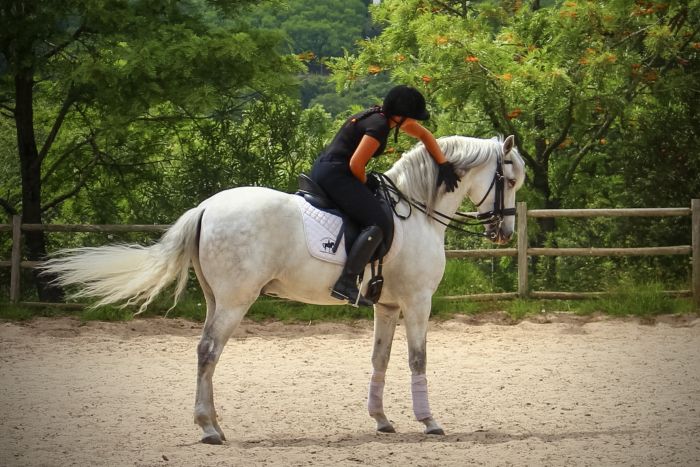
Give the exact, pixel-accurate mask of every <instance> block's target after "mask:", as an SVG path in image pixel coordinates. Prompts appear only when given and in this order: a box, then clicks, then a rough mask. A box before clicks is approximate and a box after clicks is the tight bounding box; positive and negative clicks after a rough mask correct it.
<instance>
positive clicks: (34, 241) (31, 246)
mask: <svg viewBox="0 0 700 467" xmlns="http://www.w3.org/2000/svg"><path fill="white" fill-rule="evenodd" d="M33 92H34V70H33V69H32V68H25V69H21V70H19V71H18V72H17V74H16V75H15V125H16V127H17V147H18V150H19V157H20V172H21V176H22V222H23V223H26V224H41V163H42V161H41V159H40V157H39V151H38V149H37V146H36V138H35V136H34V103H33V97H34V96H33ZM24 240H25V247H26V250H27V257H28V259H29V260H30V261H39V260H42V259H44V258H45V256H46V237H45V234H44V232H25V233H24ZM34 277H35V283H36V286H37V292H38V295H39V299H40V300H42V301H62V300H63V291H62V290H61V289H60V288H57V287H54V286H51V285H50V284H49V281H50V279H51V278H49V277H38V276H37V275H36V274H35V276H34Z"/></svg>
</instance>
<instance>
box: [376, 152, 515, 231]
mask: <svg viewBox="0 0 700 467" xmlns="http://www.w3.org/2000/svg"><path fill="white" fill-rule="evenodd" d="M512 163H513V161H503V160H502V158H501V156H500V155H499V156H498V161H497V164H496V171H495V173H494V175H493V179H491V185H489V189H488V190H487V191H486V194H484V196H483V197H482V198H481V201H479V202H478V203H476V204H475V207H477V208H478V207H479V206H481V205H482V204H483V203H484V201H486V198H488V196H489V194H490V193H491V191H492V190H494V189H495V198H494V202H493V208H492V209H491V210H490V211H486V212H482V213H478V214H471V213H467V212H459V211H457V212H455V214H454V215H453V216H448V215H447V214H444V213H442V212H440V211H436V210H428V207H427V206H426V205H425V203H422V202H420V201H416V200H414V199H410V198H408V197H407V196H406V195H404V194H403V193H402V192H401V191H400V190H399V189H398V187H397V186H396V184H394V181H393V180H391V179H390V178H389V177H387V176H386V175H384V174H383V173H377V172H375V175H376V176H378V177H379V180H380V181H381V184H380V187H379V190H380V191H382V192H383V195H384V197H385V198H386V199H387V200H388V202H389V204H390V205H391V209H392V211H393V212H394V214H395V215H396V217H398V218H399V219H408V218H409V217H410V216H411V214H412V212H413V208H416V209H417V210H419V211H420V212H422V213H423V214H425V215H426V216H428V217H430V218H431V219H433V220H434V221H435V222H437V223H438V224H441V225H444V226H445V227H448V228H450V229H453V230H456V231H458V232H461V233H464V234H468V235H474V236H477V237H485V236H488V235H489V234H488V233H486V232H474V231H471V230H468V228H470V227H472V226H477V225H485V224H497V225H498V226H499V227H500V225H501V224H502V223H503V220H504V218H505V217H506V216H514V215H515V208H508V209H506V207H505V176H504V174H503V164H512ZM392 195H393V196H392ZM394 197H396V199H395V198H394ZM401 201H405V202H406V203H407V204H408V206H409V211H408V214H401V213H399V212H398V211H397V209H396V207H397V206H398V204H399V203H400V202H401ZM463 219H469V220H463ZM497 231H498V229H495V230H493V231H492V232H491V237H495V236H496V235H497Z"/></svg>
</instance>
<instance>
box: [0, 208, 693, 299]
mask: <svg viewBox="0 0 700 467" xmlns="http://www.w3.org/2000/svg"><path fill="white" fill-rule="evenodd" d="M516 211H517V213H516V219H517V232H518V240H517V247H516V248H500V249H477V250H447V251H446V252H445V254H446V256H447V257H448V258H493V257H501V256H514V257H517V259H518V260H517V263H518V291H517V292H510V293H492V294H470V295H458V296H450V297H441V298H442V299H444V300H463V299H470V300H489V299H503V298H518V297H519V298H528V297H530V298H545V299H576V298H587V297H596V296H600V295H601V294H602V293H601V292H555V291H531V290H530V289H529V285H528V257H529V256H661V255H685V256H690V257H691V260H692V276H691V284H690V289H689V290H676V291H670V292H668V293H670V294H673V295H678V296H692V297H693V303H694V307H695V309H697V310H700V199H693V200H692V201H691V207H690V208H634V209H533V210H529V211H528V210H527V206H526V204H525V203H524V202H520V203H517V208H516ZM668 216H692V222H691V224H692V227H691V228H692V233H691V239H692V240H691V245H679V246H664V247H642V248H537V247H530V246H529V245H528V239H527V226H528V223H527V221H528V219H531V218H543V217H668ZM168 227H169V226H168V225H58V224H46V225H45V224H22V222H21V218H20V216H14V217H13V218H12V224H0V232H3V231H4V232H8V231H9V232H12V255H11V258H10V261H0V267H8V266H9V267H10V268H11V273H10V301H11V302H17V301H18V300H19V297H20V268H34V267H36V266H37V265H39V264H40V262H37V261H22V259H21V234H22V232H29V231H37V230H43V231H45V232H162V231H163V230H165V229H167V228H168Z"/></svg>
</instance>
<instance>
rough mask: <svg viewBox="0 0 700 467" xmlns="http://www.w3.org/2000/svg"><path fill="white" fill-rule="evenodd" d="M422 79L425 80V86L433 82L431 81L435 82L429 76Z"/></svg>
mask: <svg viewBox="0 0 700 467" xmlns="http://www.w3.org/2000/svg"><path fill="white" fill-rule="evenodd" d="M421 79H422V80H423V82H424V83H425V84H428V83H429V82H431V81H432V80H433V78H431V77H430V76H428V75H423V77H422V78H421Z"/></svg>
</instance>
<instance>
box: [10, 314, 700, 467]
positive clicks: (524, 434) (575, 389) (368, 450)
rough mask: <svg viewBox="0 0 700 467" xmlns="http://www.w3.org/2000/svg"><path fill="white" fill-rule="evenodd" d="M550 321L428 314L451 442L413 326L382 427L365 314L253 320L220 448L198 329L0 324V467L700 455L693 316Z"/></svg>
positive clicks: (223, 366) (432, 366) (228, 375)
mask: <svg viewBox="0 0 700 467" xmlns="http://www.w3.org/2000/svg"><path fill="white" fill-rule="evenodd" d="M539 321H545V322H548V321H551V322H548V323H546V324H541V323H536V322H523V323H520V324H518V325H510V326H509V325H503V324H498V320H487V322H485V323H484V322H478V323H477V322H469V321H468V320H466V319H463V320H453V321H449V322H444V323H433V324H432V326H431V330H430V332H429V336H428V378H429V385H430V391H431V405H432V409H433V413H434V415H435V417H436V419H437V420H438V421H439V422H440V423H441V424H442V425H443V427H444V428H445V431H446V433H447V435H446V436H444V437H432V436H426V435H423V434H422V433H421V431H420V429H421V425H419V424H418V423H417V422H415V421H414V420H413V415H412V409H411V400H410V384H409V383H410V376H409V372H408V364H407V361H406V359H407V353H406V346H405V334H404V330H403V327H400V328H399V330H398V332H397V336H396V340H395V345H394V354H393V359H392V363H391V365H390V368H389V371H388V373H387V386H386V391H385V408H386V411H387V415H388V416H389V418H390V419H391V420H393V421H394V424H395V426H396V428H397V431H398V433H397V434H395V435H387V434H377V433H375V432H374V421H373V420H372V419H371V418H369V416H367V414H366V409H365V396H366V392H367V385H368V379H369V375H370V364H369V357H370V354H371V341H372V339H371V324H370V323H365V322H363V323H357V324H355V325H340V324H319V325H312V326H302V325H294V326H292V325H282V324H279V323H273V324H265V325H260V324H253V323H250V322H248V323H245V324H244V326H242V328H241V329H239V330H238V331H237V333H236V337H235V339H232V340H231V341H230V342H229V344H228V346H227V347H226V350H225V351H224V354H223V356H222V358H221V362H220V363H219V366H218V368H217V373H216V375H215V377H214V384H215V402H216V407H217V411H218V412H219V414H220V418H221V425H222V427H223V429H224V431H225V432H226V435H227V437H228V439H229V441H228V442H227V443H225V444H224V445H223V446H209V445H203V444H200V443H198V440H199V437H200V430H199V427H197V426H196V425H194V424H193V422H192V409H193V407H192V406H193V402H194V392H195V371H196V354H195V349H196V345H197V341H198V335H199V332H200V327H199V325H197V324H193V323H190V322H186V321H179V320H164V319H136V320H134V321H132V322H127V323H88V324H81V323H80V322H79V321H77V320H74V319H69V318H62V319H39V320H35V321H32V322H29V323H26V324H16V323H7V322H4V323H0V359H1V363H0V415H1V416H2V418H1V420H0V465H2V466H14V465H18V466H19V465H22V466H25V465H51V466H54V465H79V466H94V465H108V466H122V465H124V466H133V465H137V466H142V465H148V466H151V465H158V466H164V465H177V466H198V465H201V466H224V465H226V466H239V465H240V466H250V465H274V466H301V465H331V466H346V465H349V466H358V465H396V466H404V465H420V466H438V465H439V466H442V465H458V466H466V465H523V466H525V465H527V466H540V465H561V466H571V465H574V466H578V465H591V466H610V465H636V466H659V465H679V466H699V465H700V319H697V318H680V319H679V318H675V319H670V318H668V319H664V320H660V321H659V322H654V323H640V322H638V321H632V320H625V321H622V320H602V319H599V318H598V319H592V320H585V321H582V320H580V319H573V318H566V317H541V318H540V320H539Z"/></svg>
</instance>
